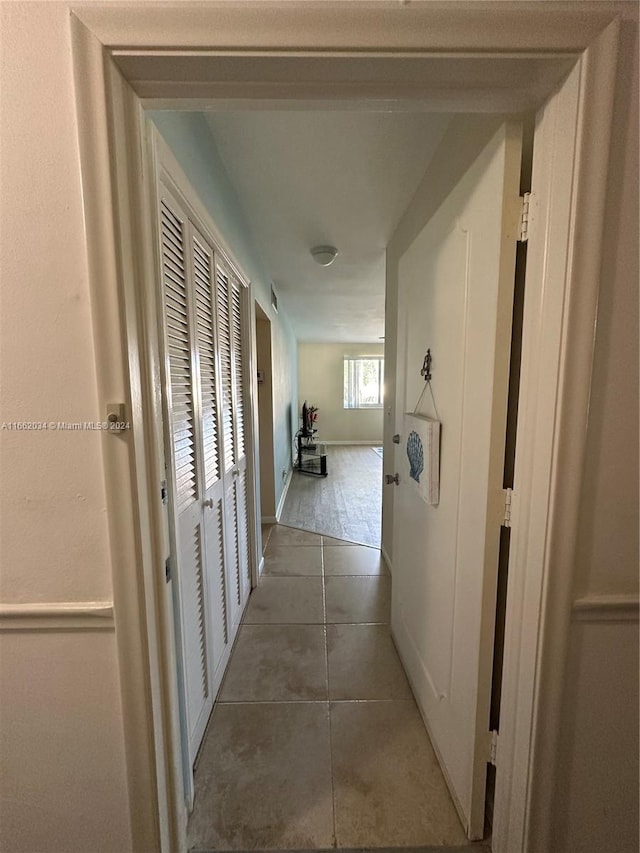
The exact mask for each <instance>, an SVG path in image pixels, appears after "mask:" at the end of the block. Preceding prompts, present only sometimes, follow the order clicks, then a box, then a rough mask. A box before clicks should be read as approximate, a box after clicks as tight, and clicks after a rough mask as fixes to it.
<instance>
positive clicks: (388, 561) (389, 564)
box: [380, 545, 393, 574]
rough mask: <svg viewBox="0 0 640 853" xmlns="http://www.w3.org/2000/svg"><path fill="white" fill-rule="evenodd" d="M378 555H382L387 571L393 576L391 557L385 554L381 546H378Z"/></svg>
mask: <svg viewBox="0 0 640 853" xmlns="http://www.w3.org/2000/svg"><path fill="white" fill-rule="evenodd" d="M380 553H381V554H382V559H383V560H384V561H385V563H386V564H387V568H388V569H389V573H390V574H393V566H392V564H391V557H390V556H389V555H388V554H387V551H386V549H385V548H383V547H382V545H381V546H380Z"/></svg>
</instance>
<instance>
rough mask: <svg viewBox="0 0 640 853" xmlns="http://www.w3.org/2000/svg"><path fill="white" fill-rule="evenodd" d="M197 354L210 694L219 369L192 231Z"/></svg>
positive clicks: (216, 640)
mask: <svg viewBox="0 0 640 853" xmlns="http://www.w3.org/2000/svg"><path fill="white" fill-rule="evenodd" d="M191 260H192V264H193V267H192V272H193V290H194V297H195V298H194V311H195V328H196V352H197V364H198V373H199V390H200V413H201V414H200V430H201V439H202V444H201V447H202V453H201V477H202V484H203V489H202V491H203V496H204V500H203V529H204V548H205V566H206V577H207V587H208V602H209V609H208V616H209V662H210V676H211V683H212V690H213V693H214V696H215V694H216V693H217V691H218V688H219V686H220V682H221V680H222V676H223V674H224V664H225V663H226V656H225V653H226V652H227V650H228V646H229V625H228V622H227V579H226V573H225V542H224V539H225V537H224V516H225V513H224V481H223V477H222V465H221V464H220V445H219V436H220V430H219V411H218V402H219V401H218V397H219V389H218V368H217V357H216V339H217V334H216V324H215V292H214V284H213V282H214V252H213V248H212V246H211V245H210V243H209V242H208V241H207V240H206V238H205V237H203V235H202V234H200V233H199V232H198V231H197V230H196V229H195V228H194V227H193V226H192V228H191Z"/></svg>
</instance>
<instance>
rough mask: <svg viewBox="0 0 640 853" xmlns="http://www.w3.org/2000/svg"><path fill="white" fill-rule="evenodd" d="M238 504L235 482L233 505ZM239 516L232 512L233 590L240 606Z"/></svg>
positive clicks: (240, 545)
mask: <svg viewBox="0 0 640 853" xmlns="http://www.w3.org/2000/svg"><path fill="white" fill-rule="evenodd" d="M237 505H238V484H237V482H235V483H234V484H233V506H234V507H236V508H237ZM238 522H239V518H238V512H237V510H236V512H235V513H234V517H233V540H234V541H233V551H234V555H235V565H234V572H233V580H234V591H235V594H236V602H237V604H238V607H241V606H242V565H241V561H242V543H241V541H240V529H239V523H238Z"/></svg>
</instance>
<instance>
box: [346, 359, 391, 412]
mask: <svg viewBox="0 0 640 853" xmlns="http://www.w3.org/2000/svg"><path fill="white" fill-rule="evenodd" d="M383 374H384V358H380V357H377V356H374V357H370V358H350V357H349V356H345V358H344V408H345V409H381V408H382V396H383Z"/></svg>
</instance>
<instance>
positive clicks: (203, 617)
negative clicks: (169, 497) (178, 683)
mask: <svg viewBox="0 0 640 853" xmlns="http://www.w3.org/2000/svg"><path fill="white" fill-rule="evenodd" d="M194 553H195V573H196V575H195V579H194V580H195V584H196V593H197V608H198V617H197V618H198V637H199V640H200V677H201V683H202V695H203V697H204V698H205V699H207V698H208V697H209V663H208V660H207V614H206V611H205V591H204V565H203V554H202V530H201V527H200V525H199V524H198V526H197V527H196V530H195V542H194Z"/></svg>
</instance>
